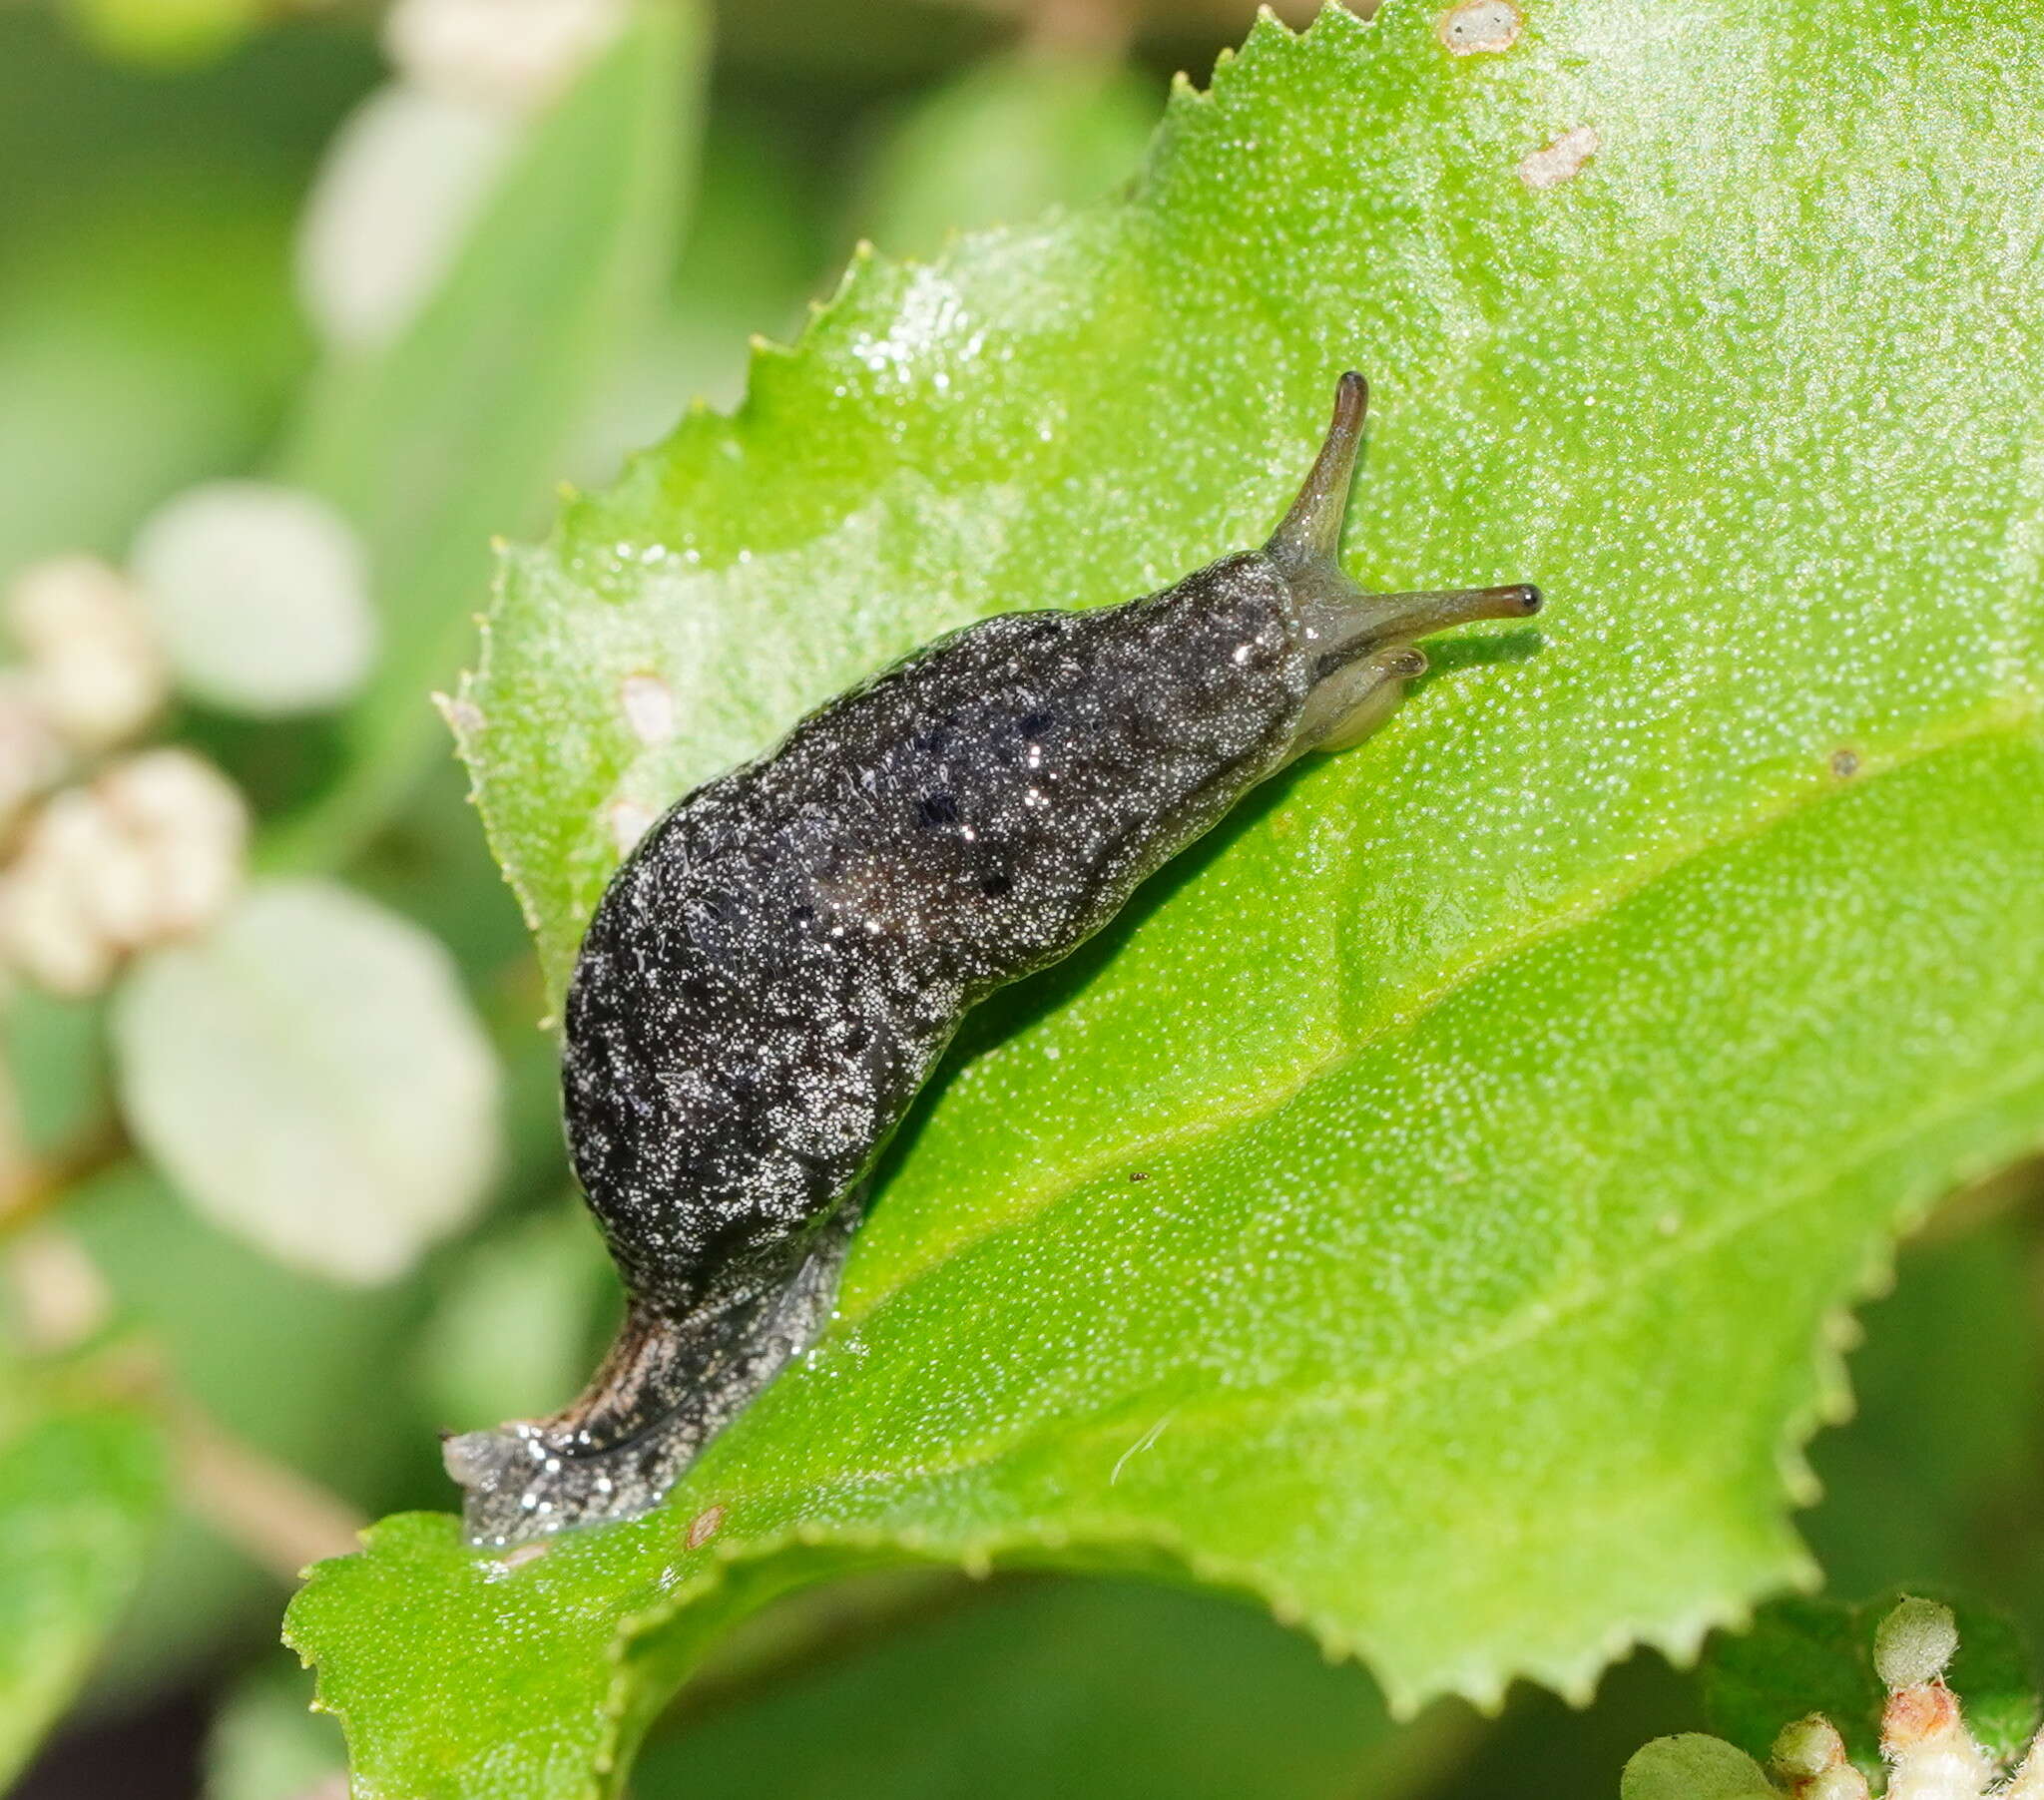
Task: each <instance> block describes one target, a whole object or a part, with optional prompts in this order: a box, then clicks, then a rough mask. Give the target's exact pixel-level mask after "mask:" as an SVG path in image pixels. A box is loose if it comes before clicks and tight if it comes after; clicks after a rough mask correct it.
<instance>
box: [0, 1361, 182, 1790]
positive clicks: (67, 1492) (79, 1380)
mask: <svg viewBox="0 0 2044 1800" xmlns="http://www.w3.org/2000/svg"><path fill="white" fill-rule="evenodd" d="M164 1473H165V1472H164V1459H163V1452H162V1446H161V1445H160V1444H159V1442H158V1438H157V1432H156V1428H155V1426H154V1425H153V1424H152V1423H151V1422H150V1420H149V1419H148V1417H147V1416H146V1414H145V1413H144V1412H143V1411H142V1410H141V1409H140V1408H138V1407H136V1406H134V1405H132V1404H130V1403H129V1402H127V1401H125V1400H122V1399H120V1398H118V1397H116V1396H113V1395H111V1394H109V1393H107V1392H106V1391H104V1383H103V1382H101V1381H100V1380H98V1378H96V1377H95V1376H94V1375H93V1374H92V1373H91V1372H89V1371H83V1370H78V1371H69V1370H67V1371H59V1372H37V1371H32V1370H30V1369H27V1368H25V1367H23V1366H22V1365H20V1364H18V1363H12V1362H10V1363H7V1364H5V1365H4V1366H0V1782H6V1781H9V1780H10V1779H11V1777H12V1776H13V1775H14V1774H15V1773H16V1772H17V1771H18V1770H19V1769H20V1767H21V1766H22V1764H23V1763H24V1762H25V1761H26V1760H27V1758H28V1756H29V1753H30V1752H31V1751H32V1750H34V1748H35V1747H36V1744H37V1742H38V1741H39V1739H40V1738H41V1736H42V1734H43V1732H44V1731H45V1730H46V1729H47V1728H48V1727H49V1725H50V1724H51V1723H52V1722H53V1721H54V1720H55V1719H56V1718H57V1716H58V1715H59V1714H60V1713H61V1712H62V1710H63V1708H64V1706H65V1705H66V1703H67V1702H68V1701H69V1700H70V1699H71V1696H72V1694H73V1693H74V1692H75V1691H76V1689H77V1687H78V1685H79V1683H80V1682H82V1681H83V1680H84V1678H85V1676H86V1673H87V1671H88V1670H89V1669H90V1668H91V1666H92V1662H93V1658H94V1657H95V1656H96V1655H97V1653H98V1651H99V1649H100V1645H101V1643H102V1641H103V1640H104V1638H105V1636H106V1634H107V1633H108V1632H109V1631H110V1630H111V1629H112V1628H113V1626H114V1623H115V1620H116V1619H117V1618H118V1617H119V1615H120V1612H121V1608H122V1607H123V1605H125V1604H126V1602H127V1600H128V1597H129V1595H130V1593H131V1592H132V1591H133V1590H134V1587H135V1583H136V1581H137V1580H138V1579H139V1578H140V1576H141V1575H142V1567H143V1559H144V1556H145V1555H146V1553H147V1551H148V1548H149V1543H150V1540H151V1538H152V1537H153V1536H154V1535H155V1531H156V1528H157V1525H158V1523H159V1521H160V1519H161V1516H162V1512H163V1508H164V1500H165V1492H164Z"/></svg>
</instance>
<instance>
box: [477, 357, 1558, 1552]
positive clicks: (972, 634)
mask: <svg viewBox="0 0 2044 1800" xmlns="http://www.w3.org/2000/svg"><path fill="white" fill-rule="evenodd" d="M1365 403H1366V388H1365V386H1364V383H1363V379H1362V377H1361V376H1360V375H1356V374H1352V373H1351V374H1346V375H1343V376H1342V377H1341V379H1340V384H1339V387H1338V390H1337V393H1336V397H1335V404H1334V417H1333V424H1332V426H1331V428H1330V429H1329V431H1328V434H1327V438H1326V441H1325V443H1324V444H1323V445H1322V446H1321V449H1320V452H1319V456H1318V458H1317V460H1316V461H1315V462H1314V463H1313V466H1312V471H1311V473H1310V474H1309V475H1308V476H1307V477H1306V481H1305V485H1304V487H1303V488H1302V489H1301V490H1300V492H1299V495H1298V498H1297V500H1296V501H1295V502H1294V503H1293V505H1292V507H1291V510H1290V511H1289V512H1288V513H1287V514H1286V515H1285V517H1284V521H1283V523H1282V524H1280V525H1279V526H1278V530H1277V532H1276V534H1275V535H1274V536H1273V537H1272V539H1271V541H1270V542H1269V543H1268V544H1266V545H1265V546H1264V547H1263V549H1261V550H1252V551H1246V552H1242V553H1240V554H1237V555H1234V556H1226V557H1223V558H1222V559H1221V560H1220V561H1219V562H1216V563H1212V564H1210V565H1208V567H1206V568H1204V569H1201V570H1199V571H1197V572H1196V573H1194V574H1192V575H1188V576H1187V577H1185V579H1184V580H1182V581H1180V582H1177V583H1175V584H1174V585H1173V586H1171V587H1169V588H1166V589H1165V590H1163V592H1161V593H1158V594H1150V595H1145V596H1143V597H1142V598H1140V599H1136V600H1131V601H1127V602H1125V603H1124V604H1122V605H1119V606H1110V607H1103V608H1096V609H1090V610H1085V611H1066V610H1055V611H1039V612H1027V613H1010V614H1005V615H1003V616H1001V617H998V618H993V619H985V620H981V621H979V622H978V623H977V624H974V625H968V626H966V627H964V628H963V629H962V630H959V631H955V632H952V633H950V634H949V635H948V636H946V637H943V638H940V639H938V640H937V641H936V642H935V643H933V644H931V645H929V646H927V647H926V648H924V649H922V650H920V651H917V652H915V653H914V654H913V655H911V656H909V657H907V658H905V659H904V660H903V661H901V662H899V663H896V664H895V665H894V666H893V667H892V668H890V669H887V670H886V671H884V672H883V673H881V674H879V675H875V676H873V677H872V678H871V679H869V680H867V681H865V682H863V683H861V684H860V685H859V686H856V687H853V688H852V689H851V690H850V691H848V692H846V693H843V694H840V695H838V697H837V698H835V699H833V700H830V701H829V702H827V703H826V704H824V705H822V706H820V707H818V708H817V709H816V710H815V711H814V712H811V713H810V714H809V715H808V716H807V717H806V718H804V719H803V720H802V721H801V722H800V723H799V724H797V725H796V726H795V727H794V729H793V730H792V731H790V732H789V733H788V735H787V736H786V737H785V738H784V739H783V740H782V741H781V743H780V744H779V746H778V747H777V748H775V749H773V750H772V751H770V752H769V753H768V754H767V755H765V756H763V757H761V758H760V759H759V760H757V761H754V762H749V763H747V764H745V765H744V766H743V767H740V768H737V769H734V770H733V771H732V772H730V773H729V774H725V775H722V776H719V777H718V778H717V779H715V780H712V781H709V782H707V783H705V784H704V785H703V786H701V787H699V788H697V789H696V790H695V791H694V792H692V793H690V794H688V795H687V796H685V797H684V798H683V799H682V800H680V801H679V802H678V803H677V804H676V805H675V806H674V807H673V808H672V809H671V810H670V811H669V812H668V813H667V814H666V815H665V816H664V817H663V818H661V819H660V821H659V822H658V823H657V824H655V825H654V826H653V827H652V829H651V830H649V831H648V832H647V834H646V835H645V837H643V838H642V839H641V840H640V842H639V844H638V847H637V848H636V849H635V850H634V851H633V852H632V854H631V855H630V856H629V857H628V858H627V859H626V860H625V862H624V864H623V866H622V867H621V868H619V870H618V871H617V873H616V875H615V876H614V877H613V879H612V881H611V883H610V886H609V887H608V889H607V890H606V891H605V893H604V896H603V899H602V902H601V903H600V904H599V905H598V907H597V909H596V915H595V917H594V918H593V919H592V921H591V922H590V926H589V930H588V934H587V935H586V936H585V938H584V939H583V942H582V950H581V955H580V957H579V959H578V961H577V963H576V967H575V972H574V978H573V981H572V983H571V985H570V989H569V994H568V1003H567V1010H566V1018H565V1026H566V1032H565V1051H564V1060H563V1071H562V1090H563V1097H564V1103H565V1111H566V1116H567V1127H568V1136H569V1143H570V1148H571V1151H572V1153H573V1160H574V1165H575V1172H576V1174H577V1176H578V1178H579V1179H580V1181H581V1183H582V1186H583V1189H584V1191H585V1192H586V1193H587V1195H588V1199H589V1204H590V1206H591V1208H592V1210H593V1211H594V1212H595V1214H596V1217H597V1219H598V1221H599V1222H600V1224H601V1225H602V1228H603V1231H604V1235H605V1237H606V1239H607V1240H608V1242H609V1245H610V1248H611V1252H612V1254H613V1256H614V1257H615V1258H616V1260H617V1264H618V1269H619V1272H620V1274H621V1275H622V1276H623V1279H624V1285H625V1290H626V1295H627V1310H626V1315H625V1319H624V1323H623V1325H622V1327H621V1328H620V1330H619V1333H618V1337H617V1340H616V1342H615V1343H614V1344H613V1346H612V1348H611V1350H610V1353H609V1354H608V1356H607V1357H606V1358H605V1360H604V1362H603V1365H602V1367H601V1368H600V1369H599V1370H598V1371H597V1373H596V1375H595V1377H594V1378H593V1380H592V1381H591V1383H590V1385H589V1387H588V1389H587V1390H586V1391H585V1392H584V1393H583V1395H582V1396H581V1398H580V1399H578V1400H576V1401H575V1402H574V1403H573V1404H572V1405H570V1406H569V1407H568V1408H567V1410H566V1411H564V1412H562V1413H559V1414H557V1415H556V1416H555V1417H553V1418H550V1419H542V1420H516V1421H513V1422H511V1423H510V1424H508V1425H505V1426H502V1427H500V1428H499V1429H497V1430H495V1431H488V1432H471V1433H467V1434H465V1435H463V1436H460V1437H454V1438H450V1439H448V1440H447V1442H446V1445H445V1457H446V1465H447V1469H448V1472H449V1474H450V1475H452V1477H453V1478H454V1480H455V1481H456V1482H458V1483H459V1484H460V1485H461V1486H462V1487H463V1488H464V1489H465V1490H466V1491H467V1492H466V1515H465V1523H466V1528H467V1532H468V1536H469V1539H470V1541H471V1542H472V1543H475V1544H479V1545H504V1544H510V1543H513V1542H516V1541H519V1540H523V1539H529V1538H535V1537H540V1536H543V1535H545V1534H547V1533H550V1532H555V1531H559V1530H561V1529H562V1528H563V1527H567V1526H578V1525H586V1524H593V1523H598V1522H601V1521H606V1520H613V1519H627V1518H632V1517H635V1516H636V1515H638V1514H641V1513H644V1512H646V1511H647V1510H649V1509H650V1508H652V1507H653V1506H655V1505H656V1504H657V1503H658V1502H659V1501H660V1500H661V1499H662V1498H663V1497H664V1496H665V1495H666V1493H667V1491H668V1489H669V1488H670V1487H672V1486H673V1484H674V1482H675V1480H676V1478H677V1477H678V1476H679V1475H680V1474H681V1472H682V1471H683V1470H684V1469H685V1468H686V1467H687V1466H688V1464H689V1463H690V1461H691V1460H692V1459H693V1458H694V1457H695V1456H696V1454H697V1453H698V1452H699V1451H700V1450H701V1449H702V1448H703V1446H704V1444H705V1443H706V1442H707V1441H708V1440H709V1439H710V1438H711V1437H712V1436H713V1435H714V1434H715V1433H716V1432H718V1431H719V1430H721V1429H722V1428H723V1427H724V1426H725V1425H726V1424H728V1423H729V1422H730V1421H731V1419H732V1418H733V1417H734V1416H735V1415H736V1414H737V1413H738V1412H739V1410H740V1409H741V1408H742V1407H744V1406H745V1405H746V1404H747V1403H748V1402H749V1401H750V1400H751V1399H752V1398H753V1397H754V1396H755V1395H756V1394H758V1393H759V1391H760V1390H761V1388H763V1387H764V1386H765V1385H766V1384H767V1381H769V1380H770V1379H771V1378H772V1376H773V1375H774V1374H775V1372H776V1371H777V1370H779V1369H780V1368H781V1366H782V1365H783V1364H785V1363H786V1362H787V1361H788V1359H789V1358H790V1357H792V1356H795V1355H798V1354H799V1353H800V1352H801V1351H802V1350H803V1349H805V1348H806V1347H807V1346H808V1344H809V1342H810V1340H811V1339H812V1338H813V1337H814V1335H815V1333H816V1332H817V1330H818V1329H819V1328H820V1326H821V1325H822V1323H823V1321H824V1319H825V1317H826V1316H827V1314H828V1312H829V1309H830V1307H831V1305H832V1303H833V1300H834V1298H835V1294H836V1289H837V1276H838V1270H839V1268H840V1266H841V1265H842V1263H843V1260H844V1254H845V1249H846V1246H847V1245H848V1244H849V1242H850V1240H851V1235H852V1233H853V1231H854V1230H856V1228H857V1226H858V1222H859V1218H860V1215H861V1212H862V1210H863V1207H864V1203H865V1183H866V1179H867V1176H868V1174H869V1172H870V1171H871V1169H872V1166H873V1163H874V1160H875V1158H876V1157H877V1155H878V1154H879V1152H880V1149H881V1148H882V1146H883V1145H884V1144H885V1143H886V1141H887V1138H888V1135H889V1133H890V1132H891V1131H892V1130H893V1129H894V1127H895V1126H896V1125H898V1124H899V1123H900V1120H901V1118H902V1115H903V1114H904V1113H905V1112H906V1111H907V1108H908V1105H909V1103H910V1101H911V1100H912V1099H913V1098H914V1096H915V1093H916V1090H917V1089H918V1088H920V1087H921V1086H922V1084H923V1083H924V1082H925V1081H926V1080H927V1079H928V1078H929V1075H930V1072H931V1070H932V1069H933V1068H934V1066H935V1065H936V1062H937V1059H938V1058H939V1057H940V1056H941V1055H942V1054H943V1051H944V1048H945V1046H946V1045H947V1044H948V1043H949V1042H950V1039H951V1036H952V1034H953V1032H955V1031H956V1029H957V1027H958V1023H959V1021H960V1019H961V1017H962V1016H963V1015H964V1013H965V1011H966V1010H967V1009H968V1008H969V1007H971V1006H973V1005H974V1004H975V1003H977V1002H978V1001H980V1000H982V999H984V998H985V997H986V995H987V994H989V993H990V992H992V991H993V990H994V989H995V988H998V987H1000V986H1001V985H1003V984H1004V983H1007V982H1011V981H1014V980H1016V979H1018V978H1019V977H1021V976H1024V975H1027V974H1029V973H1031V972H1032V971H1033V970H1037V969H1041V968H1043V967H1044V966H1045V965H1046V964H1048V963H1053V962H1056V961H1057V960H1058V959H1059V958H1060V957H1063V956H1065V955H1067V954H1068V953H1070V952H1071V951H1072V950H1073V949H1074V948H1076V947H1077V946H1078V945H1079V944H1081V943H1082V942H1084V941H1085V939H1087V938H1088V937H1090V936H1091V935H1092V934H1093V933H1094V932H1096V931H1098V930H1099V929H1100V928H1101V926H1103V925H1104V924H1106V923H1107V921H1108V920H1109V919H1111V918H1113V917H1114V915H1115V914H1116V913H1117V912H1118V911H1119V910H1120V909H1121V907H1122V906H1123V905H1124V904H1125V903H1126V902H1127V901H1128V899H1129V897H1130V896H1131V895H1132V894H1133V893H1134V892H1135V890H1136V888H1137V886H1138V885H1139V884H1140V883H1141V882H1142V881H1143V879H1144V878H1145V877H1146V876H1148V875H1150V874H1151V873H1152V872H1153V871H1155V870H1156V869H1157V868H1158V867H1159V866H1160V865H1161V864H1163V863H1164V862H1166V861H1168V860H1169V859H1170V858H1171V857H1173V856H1175V855H1177V854H1178V852H1179V851H1180V850H1182V849H1184V848H1185V847H1186V845H1188V844H1189V843H1191V842H1192V841H1193V840H1194V839H1195V838H1197V837H1198V836H1200V834H1201V833H1202V832H1204V831H1206V830H1207V829H1208V828H1209V827H1210V826H1212V825H1213V824H1214V823H1215V822H1216V821H1217V820H1219V819H1220V818H1221V817H1222V815H1223V814H1224V813H1226V812H1227V811H1228V809H1229V808H1230V807H1231V806H1233V805H1234V804H1235V802H1236V801H1237V800H1238V799H1240V798H1241V797H1242V795H1243V794H1244V793H1245V792H1247V791H1248V790H1249V789H1250V788H1252V787H1254V786H1255V785H1256V784H1257V783H1258V782H1260V781H1263V780H1265V779H1267V778H1268V777H1269V776H1271V775H1272V774H1274V773H1276V772H1277V771H1278V769H1281V768H1283V767H1284V766H1285V765H1286V764H1287V763H1289V762H1291V761H1292V760H1293V759H1294V758H1295V757H1297V756H1300V755H1302V754H1303V753H1305V752H1306V751H1309V750H1333V749H1341V748H1345V747H1347V746H1348V745H1351V744H1354V743H1357V742H1359V741H1361V739H1363V738H1364V737H1366V736H1368V735H1369V733H1370V732H1371V731H1373V730H1374V729H1375V728H1376V727H1377V726H1378V725H1380V724H1381V723H1382V722H1383V721H1384V720H1385V719H1386V718H1388V717H1389V716H1390V714H1391V712H1392V711H1393V710H1394V709H1395V708H1396V706H1397V705H1398V702H1399V700H1400V699H1401V698H1402V697H1403V695H1404V691H1405V684H1406V683H1407V682H1408V681H1410V680H1411V679H1412V678H1413V677H1414V676H1415V675H1419V674H1421V673H1422V672H1423V671H1424V669H1425V668H1426V660H1425V658H1424V657H1423V656H1422V655H1421V654H1420V652H1419V651H1418V650H1417V649H1415V648H1414V646H1413V640H1414V639H1416V638H1420V637H1423V636H1425V635H1426V634H1427V633H1429V632H1434V631H1438V630H1440V629H1441V628H1442V627H1445V626H1451V625H1459V624H1461V623H1462V622H1464V621H1466V620H1474V619H1513V618H1521V617H1524V616H1525V615H1527V614H1530V613H1532V612H1534V611H1536V610H1537V609H1538V607H1539V605H1540V596H1539V593H1538V591H1537V590H1536V589H1534V588H1532V587H1530V586H1513V587H1497V588H1473V589H1458V590H1455V591H1453V592H1447V593H1430V594H1392V595H1375V594H1365V593H1363V592H1361V590H1360V589H1358V588H1357V587H1356V586H1355V585H1354V584H1353V583H1352V582H1350V581H1349V580H1348V578H1347V577H1346V576H1344V575H1343V574H1342V572H1341V569H1340V565H1339V563H1338V562H1337V561H1336V551H1337V545H1338V541H1339V537H1340V531H1341V522H1342V518H1343V516H1344V513H1345V511H1346V507H1347V493H1348V487H1349V481H1350V477H1351V475H1352V473H1353V470H1354V464H1355V455H1356V449H1357V445H1358V441H1359V439H1360V436H1361V430H1362V419H1363V411H1364V407H1365Z"/></svg>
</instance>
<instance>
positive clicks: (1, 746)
mask: <svg viewBox="0 0 2044 1800" xmlns="http://www.w3.org/2000/svg"><path fill="white" fill-rule="evenodd" d="M64 764H65V755H64V745H63V744H62V743H61V742H60V741H59V740H58V737H57V732H56V728H55V726H53V725H52V724H51V723H50V720H49V717H48V715H47V714H46V713H45V712H44V711H43V709H42V707H40V706H39V705H37V704H36V702H35V698H34V695H33V693H32V691H31V687H30V683H29V676H28V673H27V671H25V670H20V669H8V670H0V831H4V830H6V829H7V828H8V827H9V826H11V825H12V824H13V823H14V821H15V820H16V819H17V818H18V817H20V815H21V812H22V809H23V808H24V807H26V806H27V805H28V803H29V802H30V801H31V800H33V799H34V798H35V797H36V795H37V794H39V793H41V792H43V791H44V789H46V788H48V787H51V786H53V785H54V784H55V783H56V781H57V780H58V778H59V777H60V776H61V775H62V774H63V773H64Z"/></svg>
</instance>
